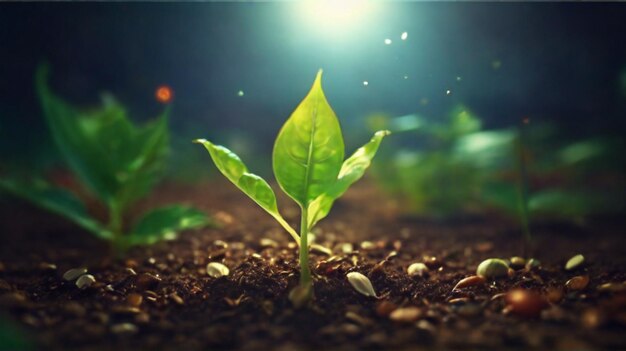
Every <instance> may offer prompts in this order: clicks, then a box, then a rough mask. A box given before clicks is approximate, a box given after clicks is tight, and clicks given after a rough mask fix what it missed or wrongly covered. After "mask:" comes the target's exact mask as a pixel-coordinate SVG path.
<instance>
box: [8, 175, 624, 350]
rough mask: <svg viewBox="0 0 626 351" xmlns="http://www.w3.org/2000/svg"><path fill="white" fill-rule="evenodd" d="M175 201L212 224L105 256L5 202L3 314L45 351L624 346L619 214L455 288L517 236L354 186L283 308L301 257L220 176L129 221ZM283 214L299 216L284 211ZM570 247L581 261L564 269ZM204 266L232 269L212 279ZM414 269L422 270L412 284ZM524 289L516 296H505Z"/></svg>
mask: <svg viewBox="0 0 626 351" xmlns="http://www.w3.org/2000/svg"><path fill="white" fill-rule="evenodd" d="M279 201H280V203H281V204H289V200H286V199H279ZM171 202H182V203H188V204H193V205H195V206H197V207H199V208H201V209H203V210H206V211H207V212H209V213H212V214H213V215H214V217H215V219H216V221H217V222H219V223H220V224H221V226H220V227H219V228H206V229H201V230H195V231H188V232H185V233H183V234H182V235H180V237H179V238H178V239H177V240H174V241H169V242H162V243H159V244H156V245H153V246H151V247H137V248H133V249H132V250H130V251H129V252H128V253H127V254H126V256H125V258H123V259H116V258H114V257H111V255H110V254H109V251H108V247H107V244H106V243H103V242H101V241H99V240H97V239H95V238H94V237H92V236H90V235H89V234H88V233H85V232H84V231H83V230H81V229H79V228H77V227H75V226H73V225H72V224H71V223H68V222H67V221H65V220H64V219H62V218H60V217H58V216H55V215H52V214H49V213H45V212H43V211H41V210H39V209H37V208H34V207H32V206H30V205H28V204H26V203H24V202H21V201H19V200H17V199H12V198H11V199H5V201H4V202H3V203H1V204H0V235H1V237H0V309H1V311H4V314H5V315H6V316H7V317H8V318H9V320H11V321H13V322H15V323H16V325H17V326H19V327H20V328H22V329H24V330H25V331H26V333H27V335H28V336H29V337H30V338H31V340H33V341H34V343H35V345H36V347H35V348H36V349H41V350H113V349H116V350H211V349H241V350H321V349H324V350H367V349H376V350H378V349H387V350H422V349H424V350H430V349H441V348H446V349H476V350H485V349H520V348H535V349H549V350H573V349H576V350H596V349H597V350H606V349H622V350H624V349H626V336H625V335H626V333H625V332H626V285H625V284H624V282H625V281H626V254H625V253H626V245H624V244H623V233H622V231H623V228H624V222H623V220H617V219H607V218H603V219H598V220H593V221H590V222H587V223H585V224H581V225H571V224H563V223H541V224H536V225H535V226H534V227H533V235H534V240H535V241H534V245H533V247H532V248H530V250H529V252H531V253H532V255H533V257H535V258H537V259H539V260H540V261H541V266H539V267H535V268H530V269H527V268H523V267H520V268H517V269H516V270H511V271H510V272H509V275H508V276H506V277H504V278H498V279H495V280H487V281H481V280H480V279H475V281H474V284H470V285H469V286H465V287H461V288H457V289H454V287H455V285H456V284H457V283H458V282H459V281H460V280H461V279H463V278H466V277H469V276H472V275H474V274H476V273H475V272H476V267H477V265H478V264H479V263H480V262H481V261H482V260H484V259H486V258H490V257H500V258H505V259H508V258H511V257H512V256H525V258H529V254H526V255H524V252H523V251H524V247H523V245H522V241H521V240H522V235H521V233H520V230H519V226H518V225H516V224H515V223H513V222H509V221H506V220H504V219H502V218H499V217H497V216H495V215H489V216H486V217H471V218H461V219H455V220H446V221H434V220H427V219H419V218H414V217H410V216H407V215H403V214H401V211H399V208H400V206H399V205H398V204H396V203H394V202H393V201H392V200H390V199H387V198H385V197H384V196H383V195H382V193H381V192H380V191H378V190H377V189H376V188H375V186H373V185H372V183H369V182H367V181H362V182H360V183H358V184H357V186H355V187H354V188H353V189H351V190H350V191H348V193H347V194H346V195H345V197H344V198H342V199H341V200H340V201H338V202H337V203H336V205H335V208H334V209H333V211H332V212H331V215H330V216H329V217H328V218H326V219H324V220H323V221H322V222H321V223H320V224H319V227H318V228H316V230H315V231H314V232H315V234H316V240H315V242H316V243H318V244H320V245H322V246H325V247H328V248H330V249H331V250H332V253H331V254H330V255H328V254H327V253H323V252H321V251H313V252H312V253H311V267H312V271H313V274H314V279H315V284H314V291H315V300H314V302H313V303H312V304H311V305H310V306H308V307H305V308H302V309H294V308H293V307H292V305H291V303H290V302H289V300H288V298H287V296H288V294H289V291H290V290H291V289H292V288H293V287H294V286H295V285H296V284H297V282H298V266H297V252H296V251H297V249H296V247H295V244H294V243H293V242H291V238H290V237H289V235H288V234H287V233H285V232H284V231H283V230H282V229H281V227H280V226H279V225H278V224H276V223H275V222H274V221H273V219H272V218H271V217H270V216H269V215H267V214H266V213H265V212H263V211H262V210H261V209H260V208H258V207H257V206H256V205H255V204H254V203H253V202H252V201H251V200H249V199H248V198H246V197H245V195H243V194H241V193H239V192H238V190H237V189H235V187H234V186H232V185H230V184H229V183H226V182H212V183H207V184H204V185H193V186H192V185H180V184H166V185H163V186H161V187H160V188H159V189H158V190H157V191H156V193H155V194H154V195H153V196H152V197H151V198H150V199H149V200H146V201H144V202H143V203H141V204H140V205H139V209H138V211H140V210H141V209H142V208H148V207H150V206H154V205H158V204H166V203H171ZM283 212H284V213H285V217H286V218H287V219H288V221H289V222H290V223H292V224H293V225H294V226H295V225H296V224H295V223H298V222H299V220H298V216H299V213H298V210H297V207H295V205H287V206H284V211H283ZM261 239H270V240H263V242H261ZM346 244H351V246H352V249H351V248H350V245H346ZM579 253H580V254H583V255H584V256H585V262H584V263H583V264H582V265H581V266H579V267H578V268H576V269H574V270H572V271H566V270H565V269H564V264H565V262H566V261H567V260H568V259H569V258H570V257H572V256H574V255H575V254H579ZM209 262H221V263H223V264H225V265H226V266H227V267H228V268H229V269H230V274H229V275H228V276H224V277H221V278H217V279H216V278H212V277H210V276H209V275H207V274H206V265H207V263H209ZM414 262H424V263H425V264H426V265H427V266H428V267H429V271H428V272H427V273H425V274H424V275H422V276H419V275H416V276H409V275H408V274H407V267H408V266H409V265H410V264H411V263H414ZM77 267H86V268H87V269H88V271H89V273H90V274H92V275H93V276H94V277H95V279H96V283H94V284H93V285H91V286H90V287H88V288H86V289H83V290H81V289H79V288H77V286H76V285H75V283H74V282H68V281H65V280H64V279H63V278H62V275H63V273H64V272H66V271H67V270H68V269H70V268H77ZM349 272H360V273H362V274H364V275H366V276H367V277H369V279H370V280H371V282H372V284H373V286H374V289H375V290H376V293H377V295H378V298H373V297H366V296H364V295H361V294H360V293H359V292H357V291H356V290H355V289H354V288H353V287H352V286H351V285H350V283H349V282H348V280H347V279H346V274H347V273H349ZM576 276H580V277H582V278H576V279H575V281H574V283H570V285H569V287H567V288H566V287H565V285H566V282H567V281H568V280H570V279H571V278H573V277H576ZM587 277H588V278H589V280H588V282H587ZM575 283H577V284H578V285H579V286H575V285H576V284H575ZM585 283H586V284H585ZM520 288H521V289H524V290H523V291H524V292H522V293H521V295H522V301H519V299H518V300H516V299H515V297H514V294H515V293H511V291H515V290H517V289H520ZM528 291H531V292H535V293H536V295H535V294H533V293H528ZM518 295H519V294H518ZM548 299H549V300H550V301H549V302H546V301H547V300H548Z"/></svg>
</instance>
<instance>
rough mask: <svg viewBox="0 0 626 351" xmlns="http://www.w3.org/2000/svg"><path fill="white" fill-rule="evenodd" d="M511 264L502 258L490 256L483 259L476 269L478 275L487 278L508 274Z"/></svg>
mask: <svg viewBox="0 0 626 351" xmlns="http://www.w3.org/2000/svg"><path fill="white" fill-rule="evenodd" d="M508 271H509V266H508V265H507V264H506V262H504V261H503V260H501V259H498V258H489V259H486V260H484V261H482V262H481V263H480V264H479V265H478V268H477V269H476V275H479V276H481V277H484V278H487V279H494V278H499V277H505V276H507V275H508Z"/></svg>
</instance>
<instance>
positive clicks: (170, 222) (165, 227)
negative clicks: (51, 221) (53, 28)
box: [0, 66, 209, 253]
mask: <svg viewBox="0 0 626 351" xmlns="http://www.w3.org/2000/svg"><path fill="white" fill-rule="evenodd" d="M47 77H48V69H47V67H46V66H41V67H40V68H39V70H38V72H37V76H36V85H37V92H38V94H39V98H40V100H41V103H42V105H43V112H44V115H45V118H46V122H47V124H48V127H49V128H50V132H51V133H52V136H53V138H54V141H55V142H56V145H57V147H58V148H59V150H60V151H61V153H62V155H63V157H64V158H65V160H66V161H67V164H68V165H69V167H70V169H71V170H72V171H73V173H74V175H75V176H76V177H77V178H78V179H79V180H80V181H81V183H82V184H81V185H82V186H83V188H85V190H86V191H88V192H89V195H93V196H95V197H96V198H97V199H98V200H100V202H101V203H102V204H104V205H105V207H106V208H107V209H108V215H109V220H108V222H107V223H101V222H100V221H98V220H97V219H95V218H93V217H92V216H90V215H89V214H88V212H87V210H86V208H85V205H84V203H83V201H81V200H80V199H79V197H77V196H76V195H74V193H72V192H70V191H68V190H66V189H64V188H59V187H55V186H53V185H52V184H49V183H48V182H46V181H44V180H42V179H37V180H36V181H33V182H23V181H16V180H7V179H4V180H0V189H4V190H6V191H9V192H11V193H13V194H15V195H17V196H20V197H23V198H25V199H27V200H29V201H31V202H32V203H34V204H36V205H38V206H40V207H43V208H45V209H47V210H49V211H52V212H55V213H57V214H60V215H63V216H65V217H67V218H68V219H70V220H72V221H73V222H75V223H76V224H78V225H79V226H81V227H83V228H84V229H87V230H88V231H89V232H91V233H93V234H95V235H96V236H98V237H100V238H102V239H105V240H109V241H111V243H112V246H113V248H114V249H116V251H118V253H119V252H121V251H123V250H124V249H125V248H127V247H129V246H131V245H137V244H150V243H154V242H156V241H158V240H161V239H170V238H173V237H175V236H176V233H177V232H178V231H180V230H183V229H188V228H196V227H200V226H205V225H207V224H208V223H209V220H208V218H207V216H206V215H205V214H204V213H203V212H200V211H198V210H196V209H193V208H190V207H186V206H181V205H172V206H166V207H162V208H157V209H154V210H152V211H150V212H148V213H146V214H144V216H143V217H142V218H140V219H139V220H138V221H136V222H135V224H134V226H133V227H132V229H131V230H130V233H129V234H128V235H124V233H125V232H127V231H126V230H125V227H124V221H123V219H124V218H123V216H124V214H125V213H126V211H127V210H128V209H129V207H130V206H131V205H132V204H133V203H134V202H135V201H136V200H138V199H139V198H141V197H142V196H144V195H145V194H147V193H148V192H149V191H150V190H151V188H152V187H153V185H154V184H155V183H156V181H157V180H158V178H159V175H160V174H161V173H162V172H163V171H164V167H165V161H166V156H167V151H168V147H169V133H168V129H167V115H168V110H166V111H165V112H164V113H163V114H162V115H161V117H159V118H158V119H157V120H156V121H155V122H153V123H151V124H148V125H146V126H143V127H137V126H135V125H133V124H132V123H131V121H130V120H129V119H128V118H127V117H126V111H125V110H124V108H123V107H122V106H121V105H120V104H118V103H116V102H115V101H113V100H112V99H111V98H109V99H108V100H106V101H105V103H104V106H103V107H102V108H100V109H94V110H90V111H83V110H78V109H76V108H75V107H74V106H71V105H69V104H68V103H66V102H64V101H63V100H61V99H60V98H58V97H57V96H55V94H53V93H52V91H51V90H50V88H49V87H48V84H47Z"/></svg>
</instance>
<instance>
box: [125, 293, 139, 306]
mask: <svg viewBox="0 0 626 351" xmlns="http://www.w3.org/2000/svg"><path fill="white" fill-rule="evenodd" d="M126 302H128V304H129V305H131V306H133V307H139V306H141V303H142V302H143V296H141V295H140V294H137V293H132V294H129V295H128V296H127V297H126Z"/></svg>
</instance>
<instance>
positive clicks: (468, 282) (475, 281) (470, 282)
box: [452, 275, 486, 290]
mask: <svg viewBox="0 0 626 351" xmlns="http://www.w3.org/2000/svg"><path fill="white" fill-rule="evenodd" d="M485 281H486V279H485V278H483V277H481V276H478V275H472V276H470V277H467V278H463V279H461V280H459V282H458V283H456V285H455V286H454V288H453V289H452V290H457V289H463V288H466V287H468V286H476V285H482V284H484V283H485Z"/></svg>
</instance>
